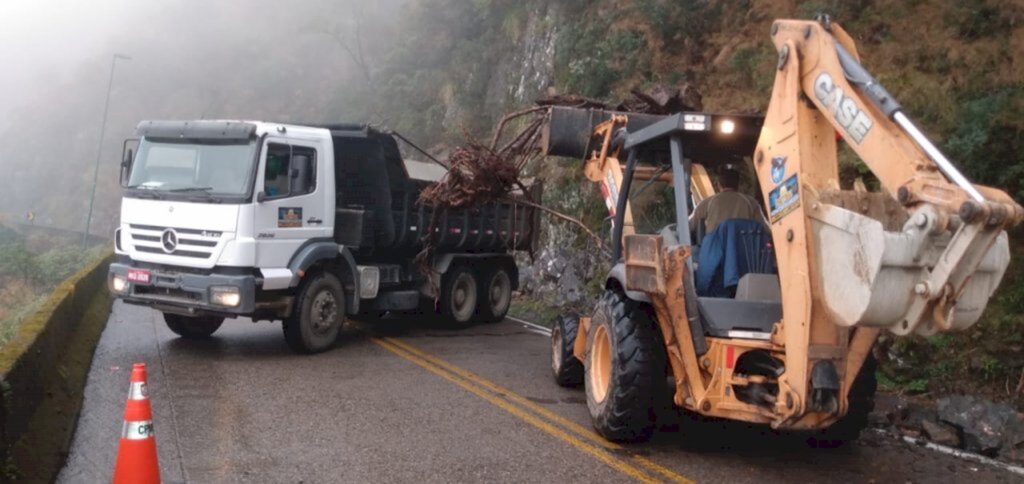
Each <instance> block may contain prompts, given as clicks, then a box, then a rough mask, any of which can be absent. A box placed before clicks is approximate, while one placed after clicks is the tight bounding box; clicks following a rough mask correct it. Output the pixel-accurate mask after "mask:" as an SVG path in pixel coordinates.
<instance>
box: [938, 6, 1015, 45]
mask: <svg viewBox="0 0 1024 484" xmlns="http://www.w3.org/2000/svg"><path fill="white" fill-rule="evenodd" d="M1006 13H1010V15H1006ZM1012 14H1013V12H1004V11H1003V10H1002V9H1001V8H1000V7H995V6H993V5H990V4H989V2H987V1H985V0H966V1H960V2H953V3H952V5H951V8H950V9H949V10H946V12H945V14H944V15H943V17H942V20H943V22H944V23H945V24H946V26H947V27H952V28H955V29H956V31H957V35H958V36H959V37H960V38H961V39H965V40H977V39H981V38H984V37H996V36H1000V35H1004V34H1006V33H1008V32H1009V31H1010V29H1011V28H1013V23H1014V22H1013V20H1012V19H1013V15H1012Z"/></svg>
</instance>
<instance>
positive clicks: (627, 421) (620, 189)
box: [544, 17, 1024, 442]
mask: <svg viewBox="0 0 1024 484" xmlns="http://www.w3.org/2000/svg"><path fill="white" fill-rule="evenodd" d="M771 38H772V41H773V42H774V44H775V46H776V48H777V51H778V69H777V72H776V73H775V83H774V87H773V89H772V96H771V101H770V104H769V106H768V111H767V113H766V115H765V116H763V117H761V116H731V115H730V116H726V115H716V114H708V113H687V112H684V113H679V114H676V115H673V116H661V117H658V116H650V115H638V114H627V113H615V112H607V111H597V110H582V109H574V108H552V112H551V114H550V119H549V123H548V126H547V128H546V131H545V134H544V143H545V148H546V151H547V153H548V154H551V155H555V156H576V157H581V158H583V159H585V162H584V165H583V166H584V170H585V173H586V176H587V178H588V179H589V180H592V181H594V182H596V183H598V184H600V188H601V191H602V193H603V194H604V197H605V200H606V203H607V206H608V209H609V213H610V215H611V218H612V221H613V226H612V235H611V241H612V248H613V250H612V252H613V255H612V257H613V259H612V261H613V268H612V270H611V272H610V274H609V275H608V276H607V280H606V283H605V285H604V287H605V290H604V294H603V296H602V297H601V299H600V300H599V302H598V303H597V305H596V308H595V310H594V312H593V314H592V315H590V316H589V317H588V316H584V317H570V316H566V317H562V318H560V319H559V320H558V321H557V324H556V326H555V328H554V330H553V337H552V369H553V371H554V375H555V379H556V381H557V382H558V383H559V384H562V385H578V384H580V383H583V384H584V385H585V388H586V394H587V404H588V407H589V410H590V414H591V418H592V422H593V426H594V427H595V429H596V430H597V431H598V432H599V433H600V434H601V435H603V436H605V437H606V438H608V439H612V440H630V439H637V438H643V437H644V436H646V435H648V434H649V432H650V431H651V430H652V427H653V425H654V423H655V422H654V419H653V417H652V409H653V408H654V407H655V406H656V405H657V404H658V401H659V399H661V398H665V399H669V398H671V400H672V401H673V402H674V404H675V405H676V406H677V407H681V408H683V409H685V410H688V411H690V412H694V413H696V414H700V415H703V416H708V417H717V418H723V419H730V420H738V421H745V422H754V423H763V424H770V425H771V427H773V428H776V429H781V430H814V431H816V432H815V434H814V435H818V436H820V438H821V439H822V441H831V442H838V441H843V440H849V439H853V438H856V437H857V436H858V435H859V433H860V430H861V429H862V428H863V427H864V426H865V425H866V423H867V415H868V413H869V412H870V411H871V409H872V406H873V397H874V393H875V387H876V383H875V362H874V359H873V357H872V356H871V349H872V346H873V345H874V343H875V341H876V339H877V338H878V336H879V334H880V332H882V331H889V332H891V333H893V334H895V335H908V334H911V333H916V334H920V335H926V336H927V335H932V334H935V333H940V332H949V331H961V330H964V329H966V328H968V327H970V326H971V325H973V324H974V323H976V322H977V321H978V319H979V317H980V316H981V314H982V311H983V310H984V309H985V306H986V304H987V303H988V300H989V298H990V297H991V296H992V294H993V292H994V291H995V289H996V287H997V286H998V285H999V282H1000V279H1001V278H1002V276H1003V273H1004V272H1005V270H1006V267H1007V265H1008V264H1009V257H1010V256H1009V246H1008V240H1007V236H1006V232H1005V230H1006V229H1007V228H1008V227H1011V226H1013V225H1016V224H1018V223H1019V222H1020V221H1021V220H1022V218H1024V209H1022V208H1021V206H1020V205H1018V204H1017V203H1015V202H1014V201H1013V200H1012V199H1011V198H1010V197H1009V196H1007V194H1006V193H1004V192H1003V191H1000V190H998V189H994V188H989V187H984V186H978V185H974V184H971V183H970V182H969V181H968V180H967V179H966V178H965V177H964V176H963V175H962V174H961V173H960V172H959V171H958V170H957V168H956V167H955V166H954V165H953V164H952V163H951V162H950V161H949V160H947V159H946V157H945V156H943V154H942V153H941V152H940V151H939V150H938V149H937V148H936V147H935V146H934V145H933V144H932V143H931V142H930V141H929V140H928V139H927V138H926V137H925V136H924V135H923V134H922V133H921V131H920V130H919V129H918V128H917V127H916V126H915V125H914V124H913V123H912V122H911V121H910V119H909V118H908V117H907V116H906V115H905V114H904V112H903V110H902V109H901V107H900V105H899V104H898V103H897V101H896V100H895V99H894V98H893V97H892V95H890V94H889V93H888V92H887V91H886V90H885V88H884V87H882V86H881V85H880V84H879V83H878V82H877V81H876V80H875V79H874V78H873V77H872V76H871V74H869V73H868V72H867V71H866V70H865V69H864V67H862V65H861V64H860V61H859V57H858V54H857V50H856V47H855V46H854V43H853V41H852V40H851V38H850V36H849V35H847V33H846V32H845V31H844V30H843V29H842V28H841V27H840V26H839V25H837V24H835V23H831V22H830V21H829V20H828V19H827V18H825V17H822V18H819V19H818V20H816V21H799V20H779V21H776V22H775V23H774V24H773V25H772V28H771ZM839 138H842V140H844V142H845V143H846V144H847V145H848V146H849V147H850V148H852V149H853V151H854V152H856V154H857V155H858V156H859V157H860V158H861V159H862V160H863V162H864V163H865V164H866V165H867V167H868V168H870V170H871V172H873V174H874V175H875V176H876V177H877V179H878V181H879V185H880V189H879V190H877V191H874V192H871V191H866V190H864V189H863V188H862V186H861V187H859V188H857V189H852V190H844V189H842V188H841V187H840V184H839V173H838V165H837V143H838V139H839ZM623 157H625V163H623V162H621V161H620V160H622V159H623ZM726 163H733V164H739V163H745V165H740V166H745V167H746V169H747V170H748V172H749V173H750V174H752V175H754V176H755V177H756V181H757V184H758V185H759V189H760V193H761V194H762V195H763V201H764V207H765V209H766V212H767V213H766V217H765V220H764V221H761V222H756V221H755V222H752V223H751V222H750V221H745V222H748V223H745V224H744V223H737V224H730V223H727V222H732V221H727V222H723V223H722V224H721V225H720V226H719V227H718V228H716V229H715V232H716V233H708V234H701V233H697V232H699V229H698V230H691V227H690V224H689V223H688V222H689V220H688V219H689V215H690V213H691V212H692V210H693V209H694V204H695V202H696V201H699V200H700V199H702V198H706V197H709V196H711V195H713V193H714V189H713V188H712V187H711V185H710V183H709V181H708V180H709V177H708V173H709V172H710V173H714V172H715V170H717V169H718V168H719V167H720V166H721V165H723V164H726ZM659 217H661V219H660V220H659ZM752 224H753V225H752ZM723 226H727V228H729V230H726V231H725V233H717V232H720V231H722V230H723V228H722V227H723ZM758 226H760V227H761V228H759V227H758ZM712 289H716V290H712ZM723 289H724V291H723Z"/></svg>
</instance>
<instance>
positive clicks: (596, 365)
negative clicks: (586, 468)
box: [584, 290, 665, 441]
mask: <svg viewBox="0 0 1024 484" xmlns="http://www.w3.org/2000/svg"><path fill="white" fill-rule="evenodd" d="M655 331H656V329H655V324H654V321H653V320H652V318H651V316H650V315H649V314H648V312H647V311H645V308H644V307H643V306H642V305H641V304H640V303H637V302H635V301H632V300H629V299H627V298H626V296H625V295H624V294H622V293H620V292H618V291H615V290H607V291H605V294H604V296H603V297H602V298H601V301H600V302H599V303H598V308H597V311H596V313H595V314H594V318H593V319H592V320H591V326H590V331H589V334H588V338H587V339H588V340H589V341H588V342H587V346H588V351H587V357H586V361H585V364H584V367H585V378H584V382H585V384H586V385H585V386H586V390H587V408H588V409H589V410H590V419H591V422H592V423H593V425H594V429H595V430H597V432H598V433H599V434H601V435H602V436H604V437H605V438H607V439H609V440H615V441H622V440H642V439H645V438H647V437H649V436H650V434H651V431H652V429H653V428H654V423H655V417H654V410H655V409H654V401H655V399H656V397H657V395H658V391H659V385H663V384H664V381H665V375H664V366H665V365H664V364H663V361H664V356H663V355H664V352H665V349H664V346H663V345H662V344H661V342H660V339H659V338H658V335H657V333H655Z"/></svg>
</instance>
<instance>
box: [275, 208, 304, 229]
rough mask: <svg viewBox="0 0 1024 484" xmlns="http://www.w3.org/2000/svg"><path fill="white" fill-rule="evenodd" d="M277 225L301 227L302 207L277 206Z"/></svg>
mask: <svg viewBox="0 0 1024 484" xmlns="http://www.w3.org/2000/svg"><path fill="white" fill-rule="evenodd" d="M277 227H278V228H293V227H302V207H278V209H277Z"/></svg>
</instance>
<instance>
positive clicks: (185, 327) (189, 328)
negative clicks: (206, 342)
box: [164, 313, 224, 339]
mask: <svg viewBox="0 0 1024 484" xmlns="http://www.w3.org/2000/svg"><path fill="white" fill-rule="evenodd" d="M164 322H165V323H167V327H168V328H169V329H170V330H171V331H173V332H174V334H176V335H178V336H181V337H182V338H185V339H206V338H209V337H210V335H212V334H213V333H214V332H215V331H217V328H220V325H221V324H223V323H224V318H222V317H219V316H199V317H190V316H182V315H180V314H172V313H164Z"/></svg>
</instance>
